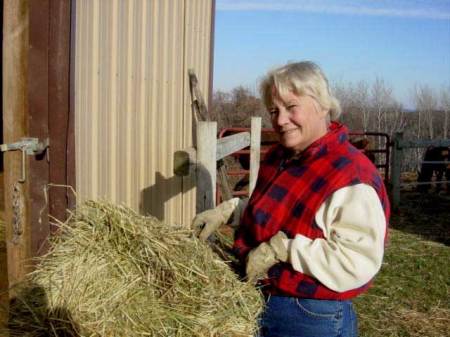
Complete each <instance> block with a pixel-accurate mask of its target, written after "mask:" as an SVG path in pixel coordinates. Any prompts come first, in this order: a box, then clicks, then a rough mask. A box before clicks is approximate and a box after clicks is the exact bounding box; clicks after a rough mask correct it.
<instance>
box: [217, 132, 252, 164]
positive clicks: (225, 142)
mask: <svg viewBox="0 0 450 337" xmlns="http://www.w3.org/2000/svg"><path fill="white" fill-rule="evenodd" d="M247 146H250V132H240V133H236V134H234V135H231V136H228V137H224V138H220V139H218V140H217V154H216V157H217V160H220V159H222V158H225V157H226V156H229V155H230V154H232V153H234V152H236V151H239V150H242V149H243V148H245V147H247Z"/></svg>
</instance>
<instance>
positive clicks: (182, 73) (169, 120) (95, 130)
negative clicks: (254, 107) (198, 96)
mask: <svg viewBox="0 0 450 337" xmlns="http://www.w3.org/2000/svg"><path fill="white" fill-rule="evenodd" d="M212 15H213V13H212V0H154V1H146V0H77V1H76V16H75V20H76V23H75V68H74V69H75V95H74V96H75V97H74V102H75V104H74V106H75V123H76V134H75V138H76V165H77V167H76V180H77V183H76V185H77V186H76V187H77V193H78V196H79V197H80V199H85V198H106V199H109V200H111V201H113V202H115V203H124V204H126V205H129V206H131V207H133V208H135V209H136V210H139V211H140V212H142V213H148V214H152V215H155V216H157V217H159V218H160V219H165V220H166V221H168V222H177V223H184V224H187V223H188V221H189V220H190V219H191V218H192V216H193V212H194V210H195V191H194V189H193V188H192V187H187V186H192V185H193V184H192V182H189V181H188V179H190V178H183V179H182V178H180V177H175V176H174V175H173V153H174V152H175V151H176V150H179V149H182V148H185V147H188V146H191V145H192V123H191V115H192V112H191V104H190V94H189V83H188V76H187V75H188V69H189V68H194V69H195V71H196V73H197V76H198V78H199V82H200V87H201V90H202V92H203V94H204V96H205V99H207V97H208V93H209V92H208V89H209V78H210V73H209V71H210V55H211V53H210V51H211V46H210V42H211V17H212Z"/></svg>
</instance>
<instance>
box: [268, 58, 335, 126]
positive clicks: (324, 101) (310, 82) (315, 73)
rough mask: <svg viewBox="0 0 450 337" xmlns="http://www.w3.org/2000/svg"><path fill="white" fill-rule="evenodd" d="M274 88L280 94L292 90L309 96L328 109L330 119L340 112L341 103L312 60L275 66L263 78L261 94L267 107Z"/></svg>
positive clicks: (299, 94) (270, 103)
mask: <svg viewBox="0 0 450 337" xmlns="http://www.w3.org/2000/svg"><path fill="white" fill-rule="evenodd" d="M274 89H275V90H276V91H277V92H278V94H279V95H280V96H283V95H284V94H286V93H288V92H293V93H294V94H296V95H298V96H305V95H306V96H310V97H312V98H314V99H315V100H316V101H317V103H319V104H320V106H321V107H322V108H323V109H325V110H328V114H329V118H330V120H336V119H338V118H339V116H340V114H341V105H340V103H339V101H338V100H337V98H336V97H334V96H333V95H332V94H331V91H330V87H329V84H328V80H327V78H326V77H325V75H324V73H323V72H322V70H321V69H320V68H319V66H318V65H316V64H315V63H313V62H310V61H303V62H296V63H288V64H286V65H284V66H282V67H279V68H276V69H274V70H272V71H269V73H268V74H267V75H266V76H265V77H264V78H263V80H262V82H261V86H260V90H261V96H262V99H263V101H264V104H265V106H266V107H267V108H270V107H271V106H272V104H273V93H274V92H273V91H274Z"/></svg>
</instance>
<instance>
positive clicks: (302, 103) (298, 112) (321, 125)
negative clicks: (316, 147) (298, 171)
mask: <svg viewBox="0 0 450 337" xmlns="http://www.w3.org/2000/svg"><path fill="white" fill-rule="evenodd" d="M269 113H270V116H271V120H272V125H273V128H274V129H275V131H276V132H277V133H278V135H279V137H280V143H281V144H282V145H283V146H284V147H286V148H288V149H290V150H293V151H294V152H295V153H299V152H301V151H303V150H305V149H306V148H307V147H308V146H309V145H311V144H312V143H313V142H314V141H316V140H317V139H319V138H321V137H322V136H324V135H325V134H326V133H327V130H328V122H327V114H328V111H327V110H324V109H322V107H321V106H320V104H319V103H317V101H316V100H315V99H314V98H312V97H310V96H298V95H296V94H294V93H292V92H288V93H287V94H285V95H283V97H281V96H280V95H279V94H278V92H275V93H274V95H273V99H272V106H271V107H270V108H269Z"/></svg>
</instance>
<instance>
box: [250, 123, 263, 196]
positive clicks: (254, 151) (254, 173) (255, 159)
mask: <svg viewBox="0 0 450 337" xmlns="http://www.w3.org/2000/svg"><path fill="white" fill-rule="evenodd" d="M260 153H261V117H252V121H251V140H250V177H249V180H250V185H249V191H248V193H249V196H250V195H252V192H253V189H254V188H255V185H256V179H257V178H258V171H259V162H260Z"/></svg>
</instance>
